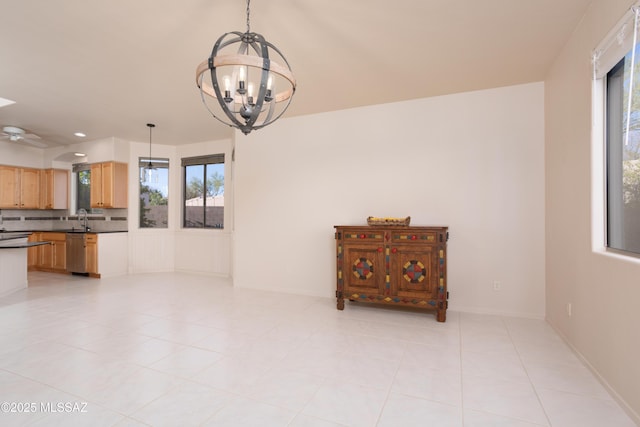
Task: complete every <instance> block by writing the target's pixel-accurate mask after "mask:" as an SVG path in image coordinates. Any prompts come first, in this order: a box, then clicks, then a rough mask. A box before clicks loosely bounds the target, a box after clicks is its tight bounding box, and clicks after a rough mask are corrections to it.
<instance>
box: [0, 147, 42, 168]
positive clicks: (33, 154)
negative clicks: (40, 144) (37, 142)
mask: <svg viewBox="0 0 640 427" xmlns="http://www.w3.org/2000/svg"><path fill="white" fill-rule="evenodd" d="M0 165H9V166H22V167H25V168H36V169H41V168H44V167H46V166H45V165H44V162H43V158H42V149H40V148H34V147H31V146H29V145H27V144H26V143H21V144H19V143H17V142H10V141H0Z"/></svg>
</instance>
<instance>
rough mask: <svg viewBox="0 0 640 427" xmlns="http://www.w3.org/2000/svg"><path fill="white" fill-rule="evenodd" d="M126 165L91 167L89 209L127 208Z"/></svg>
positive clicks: (108, 163)
mask: <svg viewBox="0 0 640 427" xmlns="http://www.w3.org/2000/svg"><path fill="white" fill-rule="evenodd" d="M127 187H128V180H127V164H126V163H118V162H104V163H94V164H92V165H91V207H92V208H126V207H127Z"/></svg>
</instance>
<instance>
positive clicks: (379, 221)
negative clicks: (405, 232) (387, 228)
mask: <svg viewBox="0 0 640 427" xmlns="http://www.w3.org/2000/svg"><path fill="white" fill-rule="evenodd" d="M409 222H411V217H410V216H408V217H406V218H393V217H376V216H370V217H368V218H367V224H369V225H404V226H407V225H409Z"/></svg>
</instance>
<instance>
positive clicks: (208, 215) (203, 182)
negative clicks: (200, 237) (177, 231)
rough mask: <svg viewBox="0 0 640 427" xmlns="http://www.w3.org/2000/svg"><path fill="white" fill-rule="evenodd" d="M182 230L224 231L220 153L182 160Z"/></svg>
mask: <svg viewBox="0 0 640 427" xmlns="http://www.w3.org/2000/svg"><path fill="white" fill-rule="evenodd" d="M182 167H183V169H184V171H183V194H184V204H183V207H184V211H183V222H182V225H183V227H184V228H224V154H214V155H209V156H200V157H190V158H184V159H182Z"/></svg>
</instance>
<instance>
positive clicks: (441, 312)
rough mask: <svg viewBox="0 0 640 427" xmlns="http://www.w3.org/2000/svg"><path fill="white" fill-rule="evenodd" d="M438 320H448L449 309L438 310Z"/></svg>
mask: <svg viewBox="0 0 640 427" xmlns="http://www.w3.org/2000/svg"><path fill="white" fill-rule="evenodd" d="M436 320H438V322H444V321H446V320H447V310H438V314H437V316H436Z"/></svg>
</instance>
